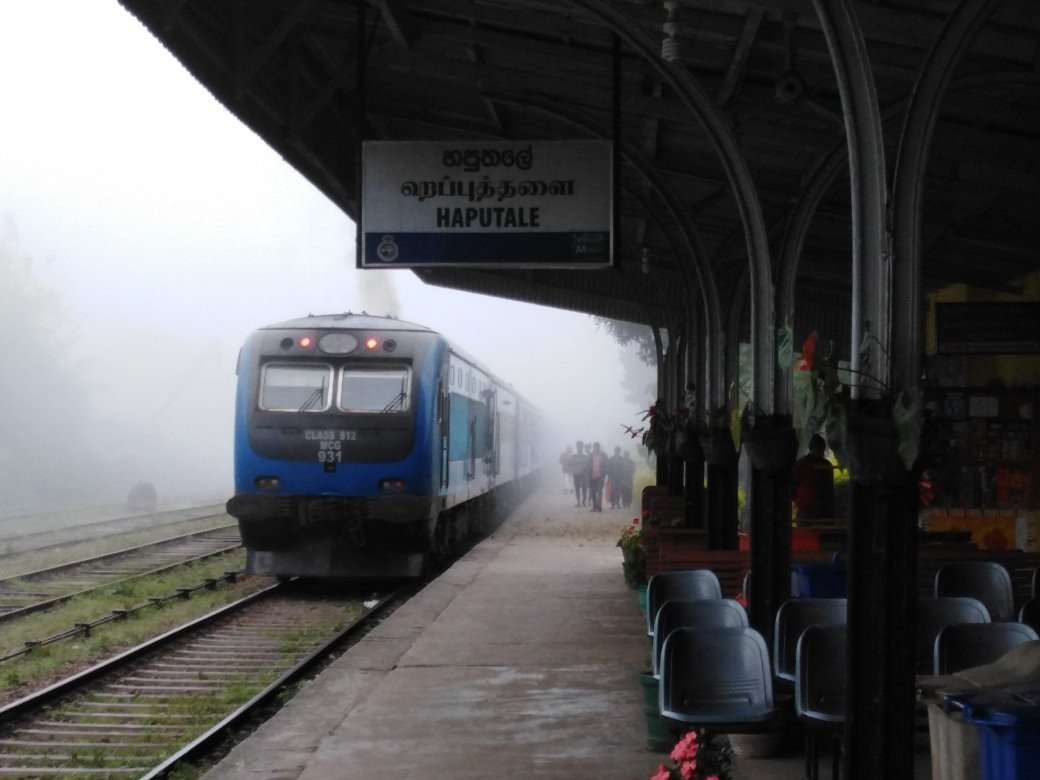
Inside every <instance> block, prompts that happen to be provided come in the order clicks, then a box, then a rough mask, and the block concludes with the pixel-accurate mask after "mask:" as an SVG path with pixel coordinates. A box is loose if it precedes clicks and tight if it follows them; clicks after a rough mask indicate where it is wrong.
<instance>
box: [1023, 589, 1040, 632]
mask: <svg viewBox="0 0 1040 780" xmlns="http://www.w3.org/2000/svg"><path fill="white" fill-rule="evenodd" d="M1018 622H1019V623H1025V624H1026V625H1027V626H1029V627H1030V628H1032V629H1033V630H1034V631H1040V599H1038V598H1035V597H1034V598H1031V599H1029V601H1027V602H1026V603H1025V604H1023V605H1022V609H1021V610H1019V613H1018Z"/></svg>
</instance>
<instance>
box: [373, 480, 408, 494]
mask: <svg viewBox="0 0 1040 780" xmlns="http://www.w3.org/2000/svg"><path fill="white" fill-rule="evenodd" d="M405 487H406V485H405V482H404V480H403V479H398V478H396V477H394V478H392V479H381V480H380V481H379V489H380V490H382V491H383V492H384V493H403V492H404V489H405Z"/></svg>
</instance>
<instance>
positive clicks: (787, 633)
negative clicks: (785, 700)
mask: <svg viewBox="0 0 1040 780" xmlns="http://www.w3.org/2000/svg"><path fill="white" fill-rule="evenodd" d="M847 614H848V610H847V602H846V600H845V599H788V600H787V601H785V602H784V603H783V604H781V605H780V609H778V610H777V611H776V620H775V622H774V624H773V674H775V675H776V676H777V677H778V678H779V679H781V680H786V681H787V682H789V683H794V681H795V674H796V660H797V652H798V639H799V638H800V637H801V636H802V632H803V631H805V629H807V628H808V627H809V626H838V625H844V624H845V622H846V619H847Z"/></svg>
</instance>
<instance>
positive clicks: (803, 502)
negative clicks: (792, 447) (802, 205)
mask: <svg viewBox="0 0 1040 780" xmlns="http://www.w3.org/2000/svg"><path fill="white" fill-rule="evenodd" d="M826 449H827V443H826V442H825V441H824V440H823V437H822V436H820V434H818V433H814V434H813V436H812V438H811V439H809V454H807V455H806V456H805V457H802V458H799V459H798V460H797V461H795V464H794V466H792V467H791V478H792V479H793V480H794V483H795V488H794V506H795V512H796V513H797V517H798V519H799V520H809V519H812V518H820V517H834V466H833V465H832V464H831V462H830V461H829V460H827V459H826V458H825V457H824V456H823V453H824V451H826Z"/></svg>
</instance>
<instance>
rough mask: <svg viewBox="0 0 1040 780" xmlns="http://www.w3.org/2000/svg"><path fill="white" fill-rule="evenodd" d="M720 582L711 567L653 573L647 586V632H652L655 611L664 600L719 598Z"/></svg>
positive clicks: (652, 633) (720, 596)
mask: <svg viewBox="0 0 1040 780" xmlns="http://www.w3.org/2000/svg"><path fill="white" fill-rule="evenodd" d="M721 598H722V585H720V584H719V578H718V577H717V576H715V572H713V571H712V570H711V569H686V570H684V571H666V572H661V573H660V574H655V575H654V576H653V577H651V578H650V582H648V583H647V586H646V633H647V635H648V636H653V635H654V621H656V620H657V610H659V609H660V608H661V605H662V604H664V603H665V602H666V601H698V600H700V599H721Z"/></svg>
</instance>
